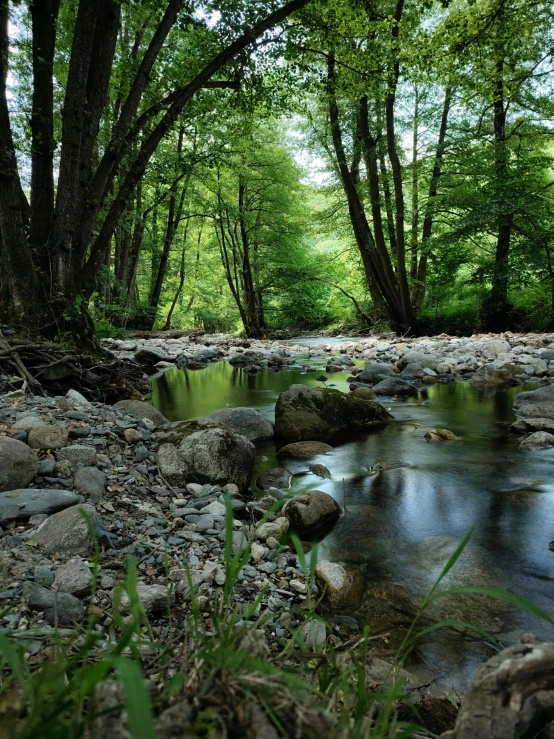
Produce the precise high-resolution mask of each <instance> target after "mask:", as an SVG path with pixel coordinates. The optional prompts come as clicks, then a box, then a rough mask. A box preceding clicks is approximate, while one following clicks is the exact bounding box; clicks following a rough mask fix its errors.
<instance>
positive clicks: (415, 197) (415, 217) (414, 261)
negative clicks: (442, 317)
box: [410, 86, 419, 293]
mask: <svg viewBox="0 0 554 739" xmlns="http://www.w3.org/2000/svg"><path fill="white" fill-rule="evenodd" d="M418 134H419V90H418V88H417V86H416V88H415V105H414V128H413V146H412V234H411V243H410V278H411V280H412V293H415V290H414V282H415V280H416V279H417V267H418V254H417V248H418V229H419V194H418V187H419V178H418V151H417V147H418Z"/></svg>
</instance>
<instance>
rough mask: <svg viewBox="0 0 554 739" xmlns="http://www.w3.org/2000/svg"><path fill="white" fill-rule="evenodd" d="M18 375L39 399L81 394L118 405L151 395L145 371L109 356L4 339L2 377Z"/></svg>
mask: <svg viewBox="0 0 554 739" xmlns="http://www.w3.org/2000/svg"><path fill="white" fill-rule="evenodd" d="M2 373H4V374H5V375H16V376H18V377H20V378H21V380H23V383H24V387H25V388H27V389H28V390H29V391H30V392H32V393H33V394H35V395H43V396H44V395H65V393H66V392H67V391H68V390H70V389H74V390H78V391H79V392H80V393H82V394H83V395H84V396H85V397H86V398H88V399H89V400H93V401H99V402H104V403H114V402H115V401H117V400H121V399H124V398H138V397H142V395H144V394H145V393H147V392H148V390H149V388H148V384H147V383H146V381H145V379H144V374H143V369H142V368H141V367H140V365H138V364H137V363H136V362H131V361H129V360H120V359H116V358H115V357H114V356H113V355H112V354H110V353H109V352H104V353H101V354H98V355H89V354H80V353H78V352H77V351H75V350H72V349H66V348H64V347H63V346H61V345H60V344H55V343H53V342H47V341H41V340H37V341H33V340H30V339H15V338H14V339H7V338H3V337H0V374H2Z"/></svg>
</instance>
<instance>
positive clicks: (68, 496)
mask: <svg viewBox="0 0 554 739" xmlns="http://www.w3.org/2000/svg"><path fill="white" fill-rule="evenodd" d="M78 502H79V496H78V495H76V494H75V493H70V492H67V491H66V490H52V489H42V488H30V489H27V490H10V491H6V492H3V493H0V524H4V523H7V522H8V521H21V520H23V519H25V518H30V517H31V516H34V515H35V514H37V513H55V512H56V511H61V510H63V509H64V508H69V507H70V506H73V505H76V504H77V503H78Z"/></svg>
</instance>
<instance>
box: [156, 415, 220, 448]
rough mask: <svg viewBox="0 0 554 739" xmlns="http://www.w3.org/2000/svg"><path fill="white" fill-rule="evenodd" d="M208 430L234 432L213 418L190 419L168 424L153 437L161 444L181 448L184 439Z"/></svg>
mask: <svg viewBox="0 0 554 739" xmlns="http://www.w3.org/2000/svg"><path fill="white" fill-rule="evenodd" d="M207 429H224V430H226V431H232V429H231V428H230V427H229V426H227V424H225V423H223V422H222V421H215V420H213V419H211V418H188V419H187V420H186V421H174V422H173V423H168V424H167V425H166V426H164V427H163V428H161V429H159V430H158V431H156V432H155V433H154V434H153V436H154V439H155V440H156V441H157V442H158V443H159V444H175V446H179V444H180V443H181V442H182V441H183V439H186V438H187V437H188V436H190V435H191V434H195V433H196V432H197V431H206V430H207Z"/></svg>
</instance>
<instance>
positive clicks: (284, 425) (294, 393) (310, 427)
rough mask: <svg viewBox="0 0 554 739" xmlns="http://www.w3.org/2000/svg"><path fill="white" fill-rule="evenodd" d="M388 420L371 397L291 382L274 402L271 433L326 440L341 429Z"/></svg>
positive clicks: (291, 438)
mask: <svg viewBox="0 0 554 739" xmlns="http://www.w3.org/2000/svg"><path fill="white" fill-rule="evenodd" d="M391 420H392V416H391V415H390V414H389V413H387V411H386V410H385V408H383V406H382V405H380V404H379V403H376V402H375V401H372V400H366V399H362V398H357V397H355V396H354V395H346V394H345V393H342V392H341V391H340V390H332V389H331V388H310V387H306V386H305V385H291V386H290V387H289V388H288V390H285V392H284V393H281V395H280V396H279V399H278V400H277V405H276V406H275V433H276V435H277V436H280V437H281V438H282V439H286V440H288V441H307V440H314V441H326V440H327V439H332V438H333V437H334V436H336V435H337V434H339V433H340V432H344V431H365V430H368V429H371V428H373V427H375V426H379V425H383V424H386V423H388V422H389V421H391Z"/></svg>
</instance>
